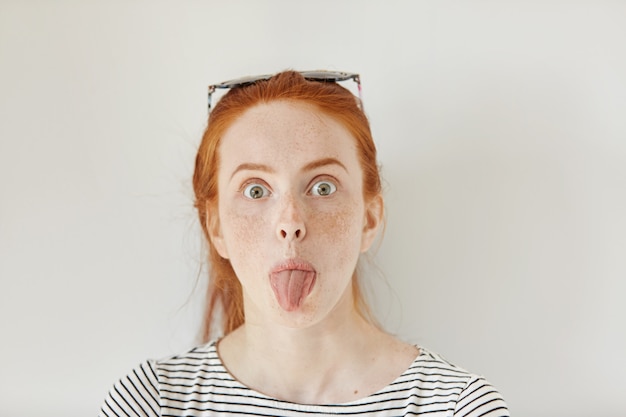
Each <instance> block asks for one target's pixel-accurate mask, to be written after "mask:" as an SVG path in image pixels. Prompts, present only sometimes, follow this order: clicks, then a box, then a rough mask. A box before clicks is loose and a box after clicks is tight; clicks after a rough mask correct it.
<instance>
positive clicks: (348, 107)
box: [193, 71, 381, 342]
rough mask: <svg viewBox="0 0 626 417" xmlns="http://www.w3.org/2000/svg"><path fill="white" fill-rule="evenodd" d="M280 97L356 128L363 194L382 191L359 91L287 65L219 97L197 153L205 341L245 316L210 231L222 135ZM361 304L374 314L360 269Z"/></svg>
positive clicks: (356, 293)
mask: <svg viewBox="0 0 626 417" xmlns="http://www.w3.org/2000/svg"><path fill="white" fill-rule="evenodd" d="M275 100H290V101H300V102H304V103H308V104H312V105H314V106H315V107H316V108H317V109H319V110H320V111H321V112H323V113H325V114H326V115H328V116H330V117H333V118H334V119H335V120H337V121H338V122H340V123H341V124H343V125H344V126H345V127H346V128H347V129H348V131H350V132H351V133H352V135H353V137H354V139H355V141H356V144H357V149H358V152H359V159H360V162H361V167H362V169H363V178H364V179H363V182H364V184H363V194H364V198H365V199H366V200H369V199H371V198H374V197H377V196H380V194H381V182H380V176H379V171H378V164H377V159H376V147H375V145H374V141H373V139H372V134H371V132H370V127H369V122H368V120H367V117H366V116H365V114H364V113H363V111H362V110H361V109H360V108H359V106H358V102H357V99H356V97H355V96H354V95H353V94H352V93H351V92H350V91H348V90H347V89H345V88H343V87H341V86H339V85H338V84H336V83H332V82H327V83H326V82H318V81H307V80H305V79H304V78H303V77H302V75H300V74H299V73H297V72H294V71H285V72H282V73H280V74H277V75H276V76H274V77H272V78H271V79H269V80H266V81H259V82H257V83H255V84H252V85H248V86H245V87H239V88H233V89H232V90H230V91H229V92H228V93H227V94H225V95H224V97H223V98H222V99H221V100H220V101H219V102H218V103H217V105H216V106H215V108H214V109H213V111H212V112H211V114H210V116H209V122H208V126H207V129H206V131H205V132H204V135H203V137H202V142H201V143H200V147H199V149H198V153H197V155H196V166H195V171H194V174H193V188H194V192H195V195H196V201H195V207H196V209H197V210H198V217H199V219H200V224H201V226H202V230H203V233H204V237H205V240H206V242H207V245H208V252H209V253H208V261H209V285H208V290H207V291H208V293H207V305H206V311H205V315H204V324H203V328H202V341H203V342H206V341H208V340H209V339H210V338H212V337H215V336H217V335H218V334H219V333H223V334H224V335H226V334H228V333H230V332H232V331H233V330H235V329H236V328H237V327H239V326H241V325H242V324H243V323H244V321H245V316H244V309H243V294H242V289H241V284H240V283H239V280H238V279H237V276H236V275H235V272H234V271H233V268H232V266H231V264H230V262H229V261H228V260H227V259H224V258H222V257H221V256H220V255H219V254H218V253H217V251H216V250H215V248H214V247H213V245H212V243H211V240H210V237H209V229H208V228H209V224H210V222H211V221H219V219H217V218H214V219H213V218H212V217H213V216H217V202H218V198H219V193H218V187H217V172H218V167H219V163H220V160H219V145H220V140H221V138H222V136H223V134H224V132H225V131H226V129H228V127H229V126H230V125H231V124H232V123H233V122H234V121H235V120H237V118H239V117H240V116H241V115H242V114H243V113H244V112H245V111H246V110H248V109H249V108H251V107H253V106H255V105H257V104H260V103H267V102H270V101H275ZM352 289H353V295H354V300H355V301H354V302H355V308H356V309H357V311H358V312H359V313H360V314H361V315H363V316H364V317H365V318H367V319H369V320H370V321H371V320H372V317H371V313H370V310H369V307H368V305H367V304H366V302H365V300H364V297H363V294H362V291H361V288H360V285H359V282H358V279H357V277H356V272H355V274H354V277H353V280H352Z"/></svg>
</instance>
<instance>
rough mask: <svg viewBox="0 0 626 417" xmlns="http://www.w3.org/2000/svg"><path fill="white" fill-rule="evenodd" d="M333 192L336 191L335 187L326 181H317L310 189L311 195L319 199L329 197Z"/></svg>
mask: <svg viewBox="0 0 626 417" xmlns="http://www.w3.org/2000/svg"><path fill="white" fill-rule="evenodd" d="M335 191H337V186H336V185H335V184H333V183H332V182H330V181H328V180H324V181H318V182H316V183H315V184H313V187H311V194H313V195H317V196H320V197H325V196H327V195H331V194H332V193H334V192H335Z"/></svg>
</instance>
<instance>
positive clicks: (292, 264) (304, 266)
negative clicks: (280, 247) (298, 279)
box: [270, 258, 315, 273]
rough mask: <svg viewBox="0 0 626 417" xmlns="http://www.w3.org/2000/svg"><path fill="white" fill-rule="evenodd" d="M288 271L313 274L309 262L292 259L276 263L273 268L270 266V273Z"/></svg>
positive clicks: (313, 270)
mask: <svg viewBox="0 0 626 417" xmlns="http://www.w3.org/2000/svg"><path fill="white" fill-rule="evenodd" d="M290 269H297V270H300V271H311V272H315V267H314V266H313V264H311V263H310V262H309V261H305V260H303V259H296V258H293V259H286V260H284V261H280V262H277V263H276V264H274V266H272V269H271V270H270V273H275V272H281V271H286V270H290Z"/></svg>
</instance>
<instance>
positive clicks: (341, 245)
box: [307, 205, 362, 256]
mask: <svg viewBox="0 0 626 417" xmlns="http://www.w3.org/2000/svg"><path fill="white" fill-rule="evenodd" d="M346 206H347V205H346ZM346 206H344V207H343V208H341V209H338V210H337V211H333V212H328V213H318V214H317V215H315V220H314V221H312V222H310V224H309V225H308V228H307V234H309V235H310V237H311V238H313V237H318V238H319V243H320V244H321V245H324V246H325V247H326V248H328V250H331V251H333V252H336V253H337V254H340V253H341V254H342V255H343V256H347V255H349V254H352V253H353V252H355V253H358V252H359V251H360V241H361V229H362V224H361V217H362V216H361V215H359V214H360V213H359V210H358V208H357V207H354V206H352V207H350V206H347V207H346ZM316 240H317V239H316Z"/></svg>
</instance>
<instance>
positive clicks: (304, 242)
mask: <svg viewBox="0 0 626 417" xmlns="http://www.w3.org/2000/svg"><path fill="white" fill-rule="evenodd" d="M219 156H220V166H219V171H218V190H219V198H218V200H219V202H218V216H217V217H212V218H210V220H209V231H210V235H211V240H212V242H213V244H214V246H215V248H216V249H217V251H218V252H219V254H220V255H221V256H222V257H224V258H227V259H229V260H230V262H231V264H232V266H233V269H234V271H235V273H236V274H237V277H238V278H239V280H240V282H241V285H242V287H243V295H244V307H245V313H246V322H247V323H252V322H256V323H263V322H272V323H279V324H283V325H287V326H290V327H306V326H310V325H313V324H315V323H319V322H321V321H322V320H324V319H328V318H331V317H342V314H343V313H348V312H350V311H352V310H353V309H354V307H353V300H352V290H351V285H350V284H351V279H352V275H353V272H354V270H355V267H356V263H357V260H358V257H359V254H360V253H361V252H364V251H366V250H367V249H368V248H369V246H370V245H371V243H372V241H373V239H374V238H375V235H376V231H377V228H378V225H379V223H380V220H381V213H382V202H381V200H380V198H376V199H373V200H372V201H371V202H367V203H366V202H365V201H364V199H363V174H362V169H361V166H360V163H359V160H358V157H357V149H356V145H355V140H354V138H353V137H352V136H351V134H350V133H349V131H348V130H346V129H345V128H344V127H343V125H341V124H340V123H338V122H336V121H335V120H334V119H332V118H330V117H328V116H326V115H324V114H322V113H320V112H319V111H317V110H316V109H315V108H313V107H312V106H310V105H306V104H303V103H298V102H290V101H275V102H271V103H269V104H261V105H258V106H255V107H253V108H251V109H249V110H248V111H246V112H245V113H244V114H243V115H242V116H241V117H240V118H239V119H237V120H236V121H235V122H234V123H233V124H232V125H231V126H230V127H229V129H228V130H227V131H226V132H225V134H224V136H223V137H222V141H221V144H220V148H219Z"/></svg>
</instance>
